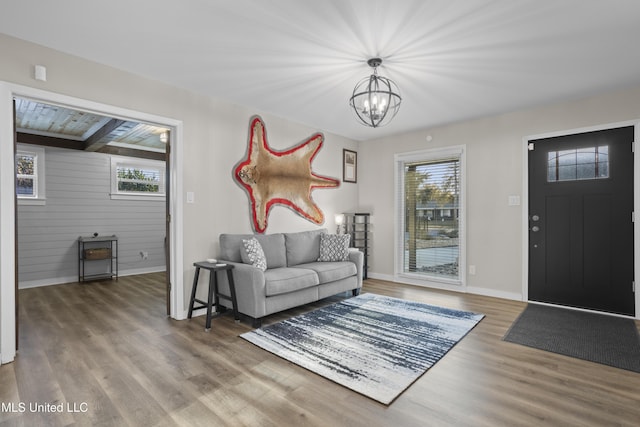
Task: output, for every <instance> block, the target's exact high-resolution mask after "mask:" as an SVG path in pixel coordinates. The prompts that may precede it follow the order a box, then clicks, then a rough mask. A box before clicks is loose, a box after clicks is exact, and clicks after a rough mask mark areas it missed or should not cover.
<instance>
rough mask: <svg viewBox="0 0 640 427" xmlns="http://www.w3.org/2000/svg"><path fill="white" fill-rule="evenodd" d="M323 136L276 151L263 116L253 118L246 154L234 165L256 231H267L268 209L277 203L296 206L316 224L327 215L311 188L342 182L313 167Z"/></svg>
mask: <svg viewBox="0 0 640 427" xmlns="http://www.w3.org/2000/svg"><path fill="white" fill-rule="evenodd" d="M323 139H324V137H323V136H322V134H320V133H317V134H315V135H313V136H311V137H310V138H309V139H307V140H306V141H304V142H302V143H300V144H298V145H296V146H293V147H291V148H289V149H288V150H285V151H275V150H274V149H272V148H271V147H269V144H268V142H267V132H266V129H265V125H264V122H263V121H262V119H261V118H260V117H254V118H252V119H251V123H250V125H249V147H248V149H247V157H246V158H245V159H243V160H241V161H240V163H238V164H237V165H236V166H235V168H234V177H235V179H236V181H237V182H238V183H239V184H240V185H241V186H242V187H243V188H244V189H245V190H246V191H247V194H248V196H249V201H250V204H251V212H252V220H253V228H254V229H255V231H256V232H258V233H264V232H265V230H266V229H267V223H268V217H269V211H270V210H271V208H272V207H273V205H276V204H280V205H284V206H287V207H289V208H291V209H293V210H294V211H295V212H297V213H298V214H300V215H301V216H302V217H304V218H306V219H308V220H309V221H311V222H313V223H315V224H322V223H323V222H324V214H323V213H322V211H321V210H320V208H319V207H318V206H317V205H316V204H315V203H314V201H313V199H312V198H311V191H313V189H315V188H332V187H337V186H338V185H340V181H338V180H337V179H333V178H328V177H324V176H320V175H316V174H315V173H313V171H312V170H311V163H312V162H313V158H314V157H315V155H316V154H317V153H318V151H319V150H320V148H321V147H322V143H323Z"/></svg>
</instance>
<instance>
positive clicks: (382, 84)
mask: <svg viewBox="0 0 640 427" xmlns="http://www.w3.org/2000/svg"><path fill="white" fill-rule="evenodd" d="M367 64H369V66H370V67H371V68H373V74H371V75H370V76H369V77H365V78H364V79H362V80H360V82H358V84H357V85H356V87H355V88H354V89H353V95H351V98H350V99H349V105H350V106H351V108H353V111H355V112H356V116H358V119H359V120H360V121H361V122H362V124H364V125H366V126H371V127H372V128H377V127H380V126H384V125H386V124H388V123H389V122H390V121H391V119H393V118H394V117H395V115H396V114H397V113H398V110H399V109H400V102H402V97H400V90H399V89H398V85H396V84H395V83H394V82H393V80H389V79H388V78H386V77H380V76H379V75H378V67H379V66H380V64H382V59H380V58H371V59H369V60H368V61H367Z"/></svg>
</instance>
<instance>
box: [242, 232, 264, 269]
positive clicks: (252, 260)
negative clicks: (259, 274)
mask: <svg viewBox="0 0 640 427" xmlns="http://www.w3.org/2000/svg"><path fill="white" fill-rule="evenodd" d="M242 245H243V246H244V250H245V253H246V254H247V258H248V260H249V264H251V265H253V266H254V267H257V268H259V269H260V270H262V271H265V270H266V269H267V258H265V256H264V251H263V250H262V246H260V242H258V239H256V238H255V237H252V238H251V239H249V240H244V239H242Z"/></svg>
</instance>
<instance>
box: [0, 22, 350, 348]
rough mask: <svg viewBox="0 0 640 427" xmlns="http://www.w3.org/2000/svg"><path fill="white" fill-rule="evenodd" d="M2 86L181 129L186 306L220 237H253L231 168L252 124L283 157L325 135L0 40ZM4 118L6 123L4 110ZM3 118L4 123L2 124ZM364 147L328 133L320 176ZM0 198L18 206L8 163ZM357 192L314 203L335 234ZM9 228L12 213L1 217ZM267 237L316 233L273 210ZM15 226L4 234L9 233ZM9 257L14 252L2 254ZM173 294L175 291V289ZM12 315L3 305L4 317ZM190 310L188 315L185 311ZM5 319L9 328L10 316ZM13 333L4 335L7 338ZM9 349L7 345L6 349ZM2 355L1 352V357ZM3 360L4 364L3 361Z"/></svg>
mask: <svg viewBox="0 0 640 427" xmlns="http://www.w3.org/2000/svg"><path fill="white" fill-rule="evenodd" d="M0 52H2V61H0V81H5V82H9V83H12V84H17V85H22V86H28V87H31V88H36V89H40V90H44V91H48V92H54V93H58V94H62V95H64V96H68V97H74V98H80V99H83V100H89V101H91V102H96V103H101V104H106V105H109V106H115V107H117V108H123V109H127V110H133V111H139V112H143V113H146V114H152V115H157V116H161V117H170V118H172V119H175V120H178V121H181V123H182V146H181V150H182V152H181V156H182V159H183V162H182V168H183V179H182V183H181V185H182V189H183V193H182V194H177V195H176V197H177V199H178V200H179V202H180V208H181V210H182V214H183V224H182V225H183V230H184V235H183V236H182V238H183V241H184V245H183V260H182V261H183V265H184V269H183V271H182V272H181V277H180V279H181V280H182V283H183V285H184V286H183V290H184V292H183V297H184V298H183V299H184V305H186V304H188V295H189V291H190V289H191V282H192V280H193V271H194V269H193V262H195V261H198V260H202V259H205V258H208V257H210V256H215V255H217V251H218V243H217V240H218V236H219V234H220V233H223V232H251V231H252V228H251V223H250V216H249V208H248V199H247V196H246V194H245V192H244V191H243V190H242V189H241V188H240V187H239V186H238V185H237V184H235V183H234V181H233V180H232V168H233V166H234V165H235V164H236V163H237V162H238V161H239V160H241V159H242V158H243V156H244V154H245V151H246V147H247V138H248V127H249V120H250V118H251V117H252V116H253V115H255V114H259V115H261V117H262V118H263V120H264V122H265V124H266V128H267V135H268V138H269V142H270V144H271V146H273V147H274V148H275V149H284V148H288V147H291V146H292V145H294V144H297V143H299V142H301V141H303V140H304V139H306V138H307V137H309V136H311V135H312V134H314V133H316V132H318V131H322V129H314V128H309V127H307V126H303V125H300V124H296V123H291V122H288V121H286V120H283V119H281V118H278V117H274V116H272V115H269V114H266V113H264V112H261V111H256V110H254V109H249V108H245V107H242V106H237V105H232V104H229V103H227V102H223V101H220V100H216V99H212V98H208V97H205V96H202V95H199V94H197V93H193V92H189V91H187V90H183V89H180V88H176V87H172V86H169V85H166V84H163V83H160V82H157V81H153V80H149V79H146V78H143V77H140V76H136V75H133V74H130V73H126V72H123V71H120V70H117V69H114V68H111V67H107V66H104V65H101V64H97V63H94V62H90V61H87V60H84V59H81V58H77V57H74V56H71V55H66V54H63V53H61V52H58V51H55V50H52V49H47V48H44V47H42V46H38V45H34V44H32V43H28V42H24V41H21V40H18V39H15V38H12V37H8V36H5V35H2V34H0ZM36 64H41V65H45V66H46V67H47V82H40V81H36V80H35V79H34V78H33V66H34V65H36ZM2 108H4V109H3V110H0V112H1V113H2V115H6V114H7V111H5V110H6V106H3V107H2ZM3 117H4V116H3ZM9 132H10V131H9V130H8V129H5V131H4V132H3V133H1V134H0V143H2V144H11V138H10V133H9ZM357 147H358V143H357V142H355V141H351V140H349V139H346V138H343V137H339V136H336V135H332V134H328V133H325V142H324V147H323V148H322V149H321V150H320V152H319V153H318V154H317V156H316V158H315V159H314V162H313V168H314V171H315V172H317V173H319V174H321V175H325V176H330V177H335V178H340V177H341V176H342V149H343V148H348V149H351V150H357ZM0 167H2V170H0V174H1V175H0V176H1V177H2V180H0V182H1V183H3V184H2V186H1V187H0V197H1V201H2V205H4V206H7V205H10V204H11V203H12V197H13V190H12V188H11V186H9V187H8V188H7V186H6V183H7V182H8V181H9V179H10V176H11V174H12V173H13V172H12V171H11V165H10V164H9V163H8V162H2V163H0ZM357 188H358V187H357V185H354V184H342V185H341V186H340V187H339V188H337V189H317V190H314V192H313V197H314V200H315V201H316V202H317V203H318V205H319V206H320V208H321V209H322V210H323V211H324V213H325V216H326V218H328V221H327V223H325V226H327V227H329V228H333V227H335V226H334V224H333V215H334V213H337V212H343V211H352V210H355V209H356V208H357V200H358V190H357ZM186 192H193V193H194V194H195V203H193V204H187V203H186V197H185V193H186ZM0 213H2V214H3V217H2V218H0V220H2V221H5V219H7V220H8V221H9V222H11V214H10V210H5V209H4V208H3V209H2V210H1V211H0ZM269 222H270V225H269V228H268V229H267V232H269V233H271V232H278V231H284V230H287V231H298V230H305V229H313V228H316V227H317V226H316V225H314V224H312V223H310V222H308V221H307V220H305V219H302V218H301V217H299V216H298V215H297V214H295V213H293V212H292V211H291V210H289V209H285V208H281V207H275V208H274V209H273V210H272V213H271V216H270V218H269ZM11 228H12V226H11V224H10V223H8V224H5V226H4V228H3V230H7V229H11ZM1 249H2V251H6V252H7V253H8V254H10V252H11V248H10V247H5V246H2V248H1ZM2 257H3V264H2V267H1V268H2V269H3V270H2V271H0V277H2V278H3V281H2V283H0V286H2V288H3V289H5V290H6V292H5V293H4V294H3V296H4V295H9V296H10V295H11V292H9V290H8V289H9V288H10V287H12V286H13V283H5V282H8V280H5V279H6V278H7V277H11V275H10V274H9V272H8V271H6V270H5V269H7V270H8V268H9V267H8V265H9V264H11V263H10V262H7V263H5V262H4V260H5V259H6V260H9V261H11V259H10V258H9V257H7V258H5V254H4V252H3V253H2ZM174 286H176V284H175V283H174ZM5 307H10V303H9V302H7V301H3V304H2V309H3V310H5ZM185 308H186V307H183V309H185ZM5 314H6V313H5ZM5 314H2V313H0V317H1V318H2V319H3V320H4V319H7V318H8V317H9V318H10V316H6V315H5ZM7 329H10V328H7V325H3V326H2V330H3V331H4V330H7ZM5 341H10V340H9V339H7V340H4V339H3V340H2V341H1V342H5ZM0 350H2V349H0ZM2 357H3V359H5V356H4V355H3V356H2Z"/></svg>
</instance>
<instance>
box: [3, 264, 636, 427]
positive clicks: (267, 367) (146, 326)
mask: <svg viewBox="0 0 640 427" xmlns="http://www.w3.org/2000/svg"><path fill="white" fill-rule="evenodd" d="M162 280H163V277H162V274H149V275H143V276H132V277H122V278H120V279H119V280H118V281H117V282H115V281H114V282H92V283H84V284H77V283H75V284H66V285H58V286H49V287H42V288H35V289H25V290H21V291H20V310H19V316H20V350H19V353H18V356H17V358H16V360H15V361H14V362H13V363H10V364H8V365H3V366H1V367H0V403H1V404H2V408H0V409H1V411H0V426H14V425H16V426H29V427H30V426H37V425H42V426H68V425H78V426H81V425H92V426H123V425H130V426H176V425H178V426H199V425H202V426H368V427H373V426H396V427H401V426H520V425H521V426H535V425H553V426H565V425H571V426H573V425H575V426H591V425H592V426H614V425H624V426H632V425H633V426H637V425H638V423H639V421H640V374H637V373H633V372H628V371H624V370H620V369H615V368H611V367H607V366H602V365H598V364H594V363H590V362H585V361H581V360H577V359H572V358H568V357H564V356H560V355H555V354H552V353H547V352H544V351H540V350H534V349H529V348H527V347H522V346H519V345H516V344H512V343H507V342H503V341H501V338H502V336H503V335H504V334H505V332H506V331H507V329H508V328H509V326H510V325H511V323H512V322H513V320H514V319H515V318H516V317H517V316H518V314H519V313H520V312H521V311H522V309H523V308H524V303H519V302H514V301H506V300H501V299H496V298H489V297H482V296H476V295H464V294H458V293H451V292H443V291H435V290H427V289H424V288H418V287H412V286H405V285H398V284H393V283H389V282H383V281H379V280H371V279H370V280H368V281H366V282H365V286H364V292H374V293H378V294H384V295H389V296H394V297H400V298H406V299H410V300H415V301H422V302H426V303H429V304H435V305H441V306H446V307H451V308H457V309H464V310H469V311H474V312H479V313H484V314H485V315H486V317H485V318H484V320H482V322H480V324H479V325H478V326H476V328H475V329H473V330H472V331H471V332H470V333H469V335H467V336H466V337H465V338H464V339H463V340H462V341H461V342H460V343H458V344H457V345H456V346H455V347H454V348H453V349H452V350H451V351H450V352H449V353H448V354H447V355H446V356H445V357H444V358H443V359H442V360H440V361H439V362H438V363H437V364H436V365H435V366H434V367H433V368H431V369H430V370H429V371H428V372H427V373H426V374H425V375H423V376H422V377H421V378H420V379H418V380H417V381H416V382H415V383H414V384H413V385H412V386H411V387H410V388H409V389H408V390H406V391H405V392H404V393H403V394H402V395H400V397H399V398H398V399H397V400H396V401H395V402H393V403H392V404H391V405H390V406H385V405H382V404H379V403H377V402H375V401H372V400H370V399H368V398H366V397H363V396H361V395H359V394H357V393H354V392H352V391H350V390H348V389H346V388H344V387H342V386H339V385H337V384H334V383H332V382H331V381H329V380H326V379H324V378H322V377H320V376H318V375H316V374H313V373H310V372H308V371H306V370H304V369H302V368H300V367H298V366H295V365H292V364H291V363H289V362H286V361H284V360H282V359H280V358H278V357H276V356H273V355H271V354H270V353H268V352H266V351H264V350H261V349H259V348H257V347H255V346H253V345H252V344H249V343H248V342H245V341H244V340H242V339H241V338H239V337H238V335H239V334H241V333H243V332H245V331H248V330H250V329H251V327H250V323H249V322H246V321H243V322H240V323H235V322H234V321H233V318H232V316H231V315H230V314H225V315H223V316H221V317H219V318H217V319H214V321H213V327H212V329H211V331H210V332H205V331H204V317H198V318H194V319H193V320H191V321H174V320H171V319H167V318H166V316H165V304H164V284H163V281H162ZM339 298H342V297H339ZM336 299H338V298H336V297H334V298H333V299H332V300H333V301H335V300H336ZM330 301H331V300H330ZM330 301H324V302H323V303H319V304H314V305H311V306H307V307H305V308H300V309H295V310H291V311H288V312H286V313H283V314H279V315H275V316H271V317H270V318H268V319H267V320H266V321H265V324H268V323H272V322H274V321H278V320H281V319H283V318H285V317H288V316H291V315H294V314H299V313H301V312H304V311H307V310H310V309H312V308H317V307H318V306H320V305H322V304H326V303H327V302H330ZM21 405H23V406H21ZM35 405H41V406H40V407H37V406H35ZM60 405H61V406H60ZM60 408H62V409H63V411H62V412H51V411H52V410H58V409H60ZM47 409H48V412H45V411H46V410H47ZM74 411H75V412H74Z"/></svg>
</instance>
